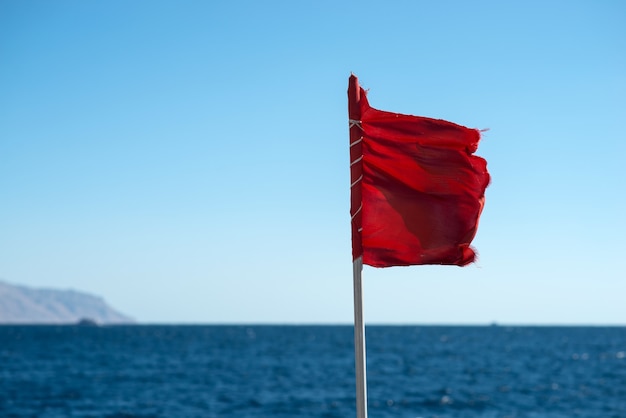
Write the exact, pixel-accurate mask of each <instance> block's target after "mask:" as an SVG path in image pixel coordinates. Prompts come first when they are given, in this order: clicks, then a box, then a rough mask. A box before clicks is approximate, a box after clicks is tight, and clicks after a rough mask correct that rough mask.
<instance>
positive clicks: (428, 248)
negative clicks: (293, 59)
mask: <svg viewBox="0 0 626 418" xmlns="http://www.w3.org/2000/svg"><path fill="white" fill-rule="evenodd" d="M348 113H349V125H350V172H351V174H350V175H351V202H350V214H351V217H352V256H353V259H354V260H356V259H357V258H358V257H361V256H362V257H363V264H367V265H370V266H374V267H390V266H408V265H415V264H451V265H458V266H464V265H467V264H469V263H472V262H473V261H474V259H475V256H476V254H475V251H474V249H473V248H472V247H471V246H470V243H471V241H472V239H473V238H474V236H475V235H476V230H477V228H478V220H479V217H480V214H481V211H482V209H483V204H484V201H485V189H486V188H487V185H488V184H489V181H490V176H489V173H488V172H487V162H486V161H485V160H484V159H483V158H480V157H478V156H475V155H473V154H474V152H475V151H476V150H477V148H478V142H479V140H480V132H479V131H478V130H476V129H470V128H466V127H464V126H461V125H457V124H454V123H452V122H447V121H444V120H439V119H431V118H426V117H419V116H411V115H403V114H398V113H392V112H385V111H381V110H377V109H374V108H372V107H370V105H369V103H368V100H367V97H366V92H365V90H363V89H362V88H361V87H360V86H359V81H358V79H357V77H356V76H354V75H352V76H351V77H350V80H349V85H348Z"/></svg>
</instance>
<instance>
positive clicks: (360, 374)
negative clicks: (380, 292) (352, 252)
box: [352, 257, 367, 418]
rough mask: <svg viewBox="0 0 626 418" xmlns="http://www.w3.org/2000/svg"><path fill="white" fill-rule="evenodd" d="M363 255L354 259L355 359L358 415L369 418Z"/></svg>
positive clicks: (358, 417) (361, 417)
mask: <svg viewBox="0 0 626 418" xmlns="http://www.w3.org/2000/svg"><path fill="white" fill-rule="evenodd" d="M362 271H363V257H359V258H357V259H356V260H354V262H353V265H352V272H353V277H354V360H355V373H356V416H357V418H367V377H366V373H365V371H366V361H365V324H364V322H363V292H362V285H361V284H362V280H361V279H362V277H361V272H362Z"/></svg>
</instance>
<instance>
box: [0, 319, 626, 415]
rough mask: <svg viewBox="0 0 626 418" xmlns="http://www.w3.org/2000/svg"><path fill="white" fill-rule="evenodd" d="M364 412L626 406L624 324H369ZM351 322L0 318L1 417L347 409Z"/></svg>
mask: <svg viewBox="0 0 626 418" xmlns="http://www.w3.org/2000/svg"><path fill="white" fill-rule="evenodd" d="M366 338H367V356H368V358H367V360H368V369H367V377H368V380H367V383H368V397H369V405H368V412H369V417H370V418H387V417H389V418H390V417H406V418H417V417H422V418H427V417H428V418H434V417H439V418H452V417H455V418H462V417H468V418H470V417H471V418H473V417H483V418H496V417H502V418H504V417H528V418H531V417H532V418H540V417H546V418H570V417H598V418H611V417H615V418H617V417H626V328H624V327H508V326H485V327H466V326H462V327H457V326H369V327H367V330H366ZM353 344H354V343H353V329H352V327H351V326H257V325H250V326H245V325H241V326H230V325H228V326H226V325H224V326H101V327H81V326H0V417H38V418H39V417H42V418H43V417H111V418H112V417H120V418H121V417H128V418H130V417H137V418H139V417H142V418H148V417H175V418H176V417H180V418H184V417H220V418H226V417H237V418H246V417H250V418H261V417H268V418H269V417H275V418H279V417H280V418H294V417H302V418H304V417H306V418H309V417H328V418H331V417H336V418H351V417H355V415H356V413H355V409H356V407H355V380H354V347H353Z"/></svg>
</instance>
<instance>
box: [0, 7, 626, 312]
mask: <svg viewBox="0 0 626 418" xmlns="http://www.w3.org/2000/svg"><path fill="white" fill-rule="evenodd" d="M625 52H626V3H624V2H621V1H597V2H591V1H550V2H545V1H525V2H500V1H478V2H464V1H441V2H427V1H390V2H380V1H360V2H337V1H314V2H313V1H311V2H292V1H268V2H254V1H237V2H235V1H233V2H206V1H181V2H174V1H153V0H150V1H147V0H146V1H143V0H135V1H132V2H127V1H121V0H112V1H89V2H86V1H78V0H77V1H66V0H63V1H56V2H49V1H43V0H41V1H33V0H3V1H1V2H0V279H3V280H5V281H8V282H12V283H19V284H24V285H29V286H38V287H58V288H74V289H79V290H84V291H88V292H93V293H97V294H100V295H102V296H103V297H104V298H105V299H106V300H107V301H108V302H109V303H110V304H112V305H113V306H115V307H116V308H118V309H120V310H121V311H123V312H125V313H127V314H130V315H131V316H134V317H135V318H136V319H138V320H139V321H142V322H148V323H155V322H158V323H215V322H228V323H232V322H277V323H350V322H351V321H352V265H351V251H350V218H349V170H348V146H347V145H348V127H347V97H346V90H347V82H348V77H349V75H350V72H354V73H355V74H356V75H357V76H358V77H359V78H360V81H361V84H362V85H363V86H364V87H365V88H366V89H369V100H370V103H371V104H372V106H374V107H376V108H379V109H383V110H388V111H395V112H401V113H409V114H416V115H423V116H429V117H435V118H441V119H447V120H450V121H453V122H455V123H459V124H462V125H466V126H469V127H476V128H481V129H485V128H488V129H489V131H487V132H486V133H485V134H484V136H483V139H482V142H481V144H480V147H479V150H478V152H477V154H478V155H480V156H482V157H484V158H486V159H487V161H488V167H489V170H490V172H491V175H492V184H491V185H490V187H489V188H488V189H487V193H486V198H487V201H486V206H485V210H484V212H483V216H482V218H481V224H480V228H479V231H478V234H477V236H476V238H475V240H474V245H475V247H476V248H477V249H478V252H479V256H480V258H479V261H478V262H477V263H476V264H474V265H472V266H469V267H465V268H458V267H441V266H421V267H407V268H389V269H373V268H368V267H366V268H365V270H364V273H363V276H364V292H365V320H366V322H367V323H454V324H470V323H471V324H474V323H475V324H481V323H490V322H492V321H497V322H501V323H514V324H554V323H558V324H624V323H625V322H626V303H624V295H626V280H625V277H626V274H625V273H624V261H625V260H626V255H625V254H626V243H625V235H626V222H625V220H624V214H625V213H626V193H625V191H626V187H625V186H624V184H625V183H626V168H625V166H624V155H625V153H626V145H625V144H624V143H625V139H626V138H625V134H624V130H623V127H622V124H623V123H624V121H626V53H625Z"/></svg>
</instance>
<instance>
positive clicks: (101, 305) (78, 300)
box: [0, 281, 133, 324]
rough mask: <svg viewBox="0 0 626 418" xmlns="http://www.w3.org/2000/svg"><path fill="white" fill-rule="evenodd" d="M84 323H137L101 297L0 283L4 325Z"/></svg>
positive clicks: (72, 291) (0, 302) (1, 320)
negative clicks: (85, 321)
mask: <svg viewBox="0 0 626 418" xmlns="http://www.w3.org/2000/svg"><path fill="white" fill-rule="evenodd" d="M81 320H89V322H92V321H93V322H95V323H97V324H122V323H132V322H133V320H132V319H131V318H130V317H128V316H126V315H124V314H122V313H120V312H118V311H116V310H114V309H113V308H111V307H110V306H108V305H107V304H106V302H105V301H104V299H102V298H101V297H99V296H94V295H90V294H88V293H83V292H77V291H75V290H57V289H35V288H30V287H26V286H18V285H12V284H9V283H6V282H2V281H0V324H71V323H78V322H79V321H81ZM83 322H84V321H83Z"/></svg>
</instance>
